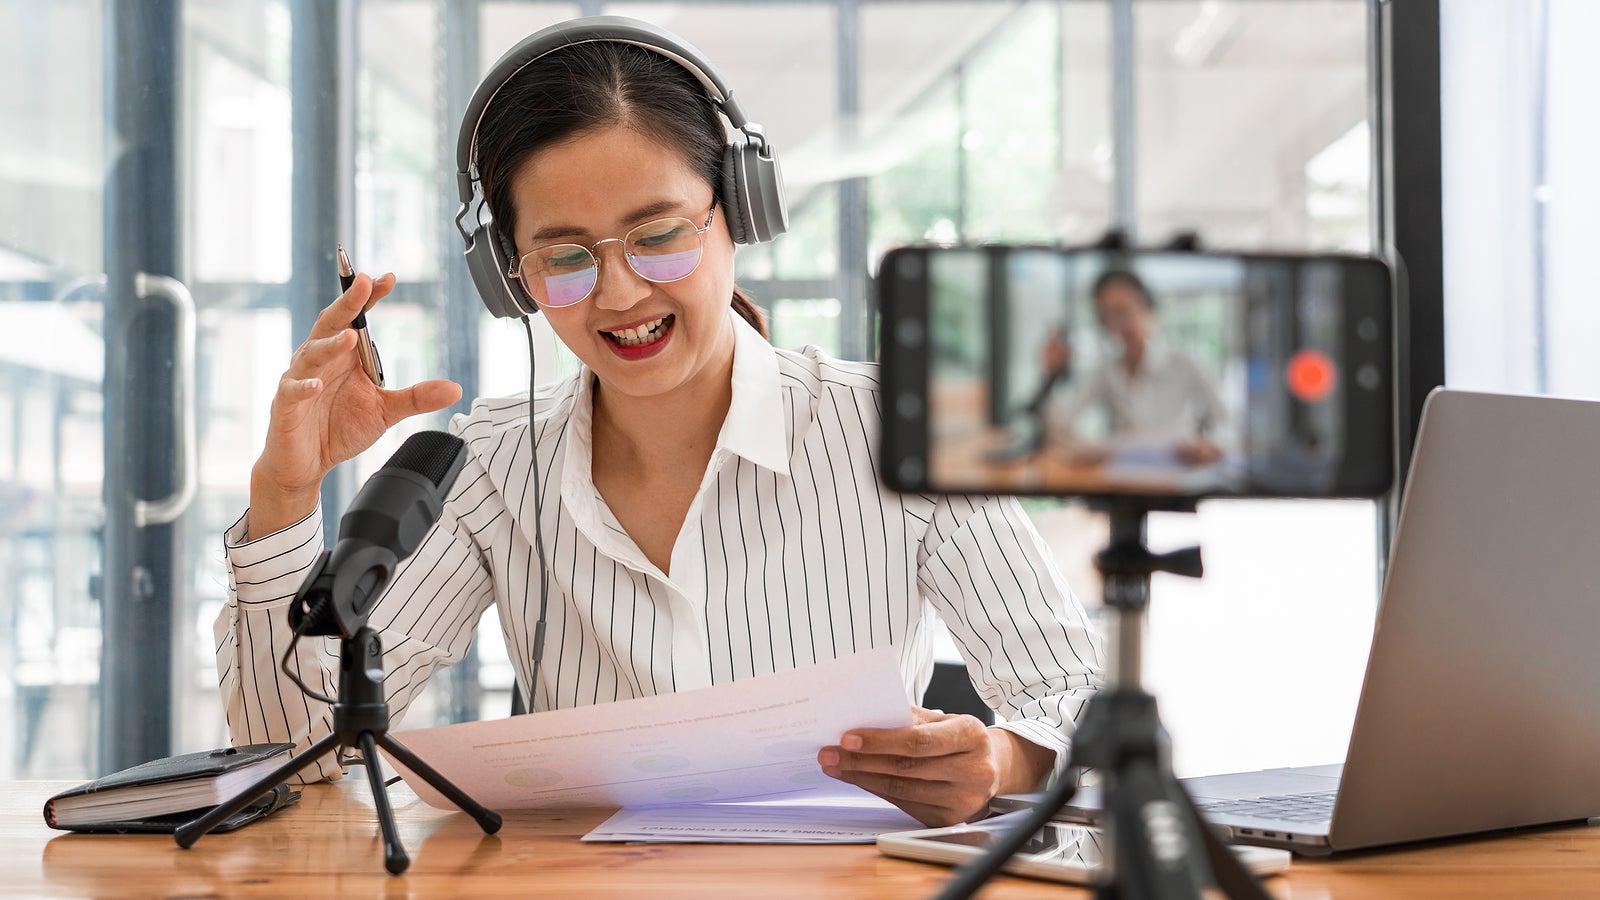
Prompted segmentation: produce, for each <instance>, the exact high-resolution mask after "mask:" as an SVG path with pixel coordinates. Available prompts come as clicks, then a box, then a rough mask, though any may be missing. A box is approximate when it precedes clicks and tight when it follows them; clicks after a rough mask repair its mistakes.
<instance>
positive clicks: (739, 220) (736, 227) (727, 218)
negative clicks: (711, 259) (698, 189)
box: [722, 144, 751, 244]
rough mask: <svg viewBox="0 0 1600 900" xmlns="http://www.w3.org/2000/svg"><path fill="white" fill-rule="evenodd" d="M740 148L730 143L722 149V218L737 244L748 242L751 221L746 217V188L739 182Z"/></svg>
mask: <svg viewBox="0 0 1600 900" xmlns="http://www.w3.org/2000/svg"><path fill="white" fill-rule="evenodd" d="M739 150H740V145H739V144H729V145H727V146H726V147H724V148H723V150H722V220H723V221H724V222H726V223H727V225H728V234H729V236H731V237H732V238H733V242H734V243H735V244H748V243H751V241H750V223H749V221H748V220H747V219H746V218H745V203H744V189H743V185H741V184H740V183H739Z"/></svg>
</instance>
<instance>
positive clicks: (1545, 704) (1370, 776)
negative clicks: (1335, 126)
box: [995, 388, 1600, 854]
mask: <svg viewBox="0 0 1600 900" xmlns="http://www.w3.org/2000/svg"><path fill="white" fill-rule="evenodd" d="M1597 460H1600V402H1592V401H1585V400H1567V399H1558V398H1551V397H1529V396H1513V395H1505V394H1484V393H1473V392H1468V391H1458V390H1446V389H1442V388H1441V389H1437V390H1435V391H1434V392H1433V393H1432V394H1430V395H1429V397H1428V399H1427V402H1426V403H1425V404H1424V406H1423V411H1422V424H1421V427H1420V429H1419V430H1418V433H1417V442H1416V451H1415V454H1414V456H1413V457H1412V461H1411V474H1410V478H1409V480H1408V481H1407V483H1406V488H1405V496H1404V499H1403V501H1402V505H1401V510H1400V522H1399V526H1398V528H1397V529H1396V532H1395V537H1394V544H1393V546H1392V548H1391V549H1392V552H1391V554H1390V560H1389V571H1388V576H1387V579H1386V582H1385V584H1384V589H1383V598H1382V601H1381V604H1380V606H1379V609H1378V615H1377V621H1376V624H1375V626H1374V631H1373V639H1372V651H1371V655H1370V656H1369V658H1368V660H1367V672H1366V678H1365V680H1364V682H1363V683H1362V688H1361V698H1360V701H1359V704H1358V706H1357V708H1356V716H1355V724H1354V727H1353V729H1352V731H1351V734H1350V747H1349V750H1348V752H1347V754H1346V756H1345V761H1344V763H1343V764H1342V765H1330V766H1315V767H1307V768H1293V769H1271V770H1267V771H1261V772H1250V773H1241V774H1235V775H1214V776H1208V777H1204V778H1186V779H1183V780H1182V781H1183V784H1184V786H1185V787H1186V788H1187V789H1188V791H1189V793H1190V796H1192V797H1193V798H1194V800H1195V804H1196V806H1197V807H1199V809H1200V811H1201V815H1202V816H1203V817H1205V818H1206V819H1207V820H1208V821H1210V822H1212V823H1213V824H1214V825H1216V826H1218V827H1219V828H1220V830H1222V832H1223V833H1224V836H1225V837H1227V838H1229V839H1230V840H1233V841H1236V842H1239V843H1246V844H1257V845H1262V846H1270V847H1283V848H1287V849H1290V850H1294V851H1297V852H1300V853H1309V854H1323V853H1332V852H1335V851H1343V850H1354V849H1357V848H1362V847H1380V846H1386V845H1391V844H1400V843H1405V842H1409V841H1419V840H1427V839H1431V838H1440V837H1447V836H1453V835H1461V834H1471V833H1476V832H1485V831H1496V830H1502V829H1508V828H1516V827H1519V826H1530V825H1541V824H1549V823H1556V822H1564V821H1569V820H1583V819H1587V818H1589V817H1591V816H1600V765H1597V763H1596V760H1597V759H1600V462H1597ZM1097 793H1098V792H1097V791H1095V790H1094V789H1088V790H1085V791H1080V794H1079V796H1078V797H1074V799H1073V803H1072V805H1070V806H1069V807H1068V808H1066V809H1064V810H1062V812H1061V814H1059V815H1058V817H1057V818H1058V819H1062V820H1065V821H1069V822H1074V823H1079V824H1093V822H1094V821H1095V819H1097V818H1098V815H1099V810H1098V809H1097V806H1098V800H1097V799H1096V797H1095V795H1096V794H1097ZM1025 797H1032V798H1034V799H1037V797H1038V795H1017V796H1015V797H1008V798H996V802H995V807H996V808H997V809H1014V808H1017V807H1018V806H1021V805H1025V803H1026V801H1025V799H1024V798H1025Z"/></svg>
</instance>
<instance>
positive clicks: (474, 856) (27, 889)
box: [0, 778, 1600, 900]
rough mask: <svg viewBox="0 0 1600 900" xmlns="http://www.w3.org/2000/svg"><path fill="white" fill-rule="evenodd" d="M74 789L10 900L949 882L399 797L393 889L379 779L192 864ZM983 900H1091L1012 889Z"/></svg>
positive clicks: (815, 856) (1400, 885) (1410, 887)
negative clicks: (487, 823)
mask: <svg viewBox="0 0 1600 900" xmlns="http://www.w3.org/2000/svg"><path fill="white" fill-rule="evenodd" d="M67 786H68V785H67V784H65V783H60V782H6V783H0V894H3V895H15V894H23V895H27V896H187V897H198V896H240V895H257V896H259V895H270V896H301V897H310V896H335V895H336V896H341V897H343V896H376V895H385V896H390V895H393V896H400V895H405V896H437V895H451V894H470V895H475V896H503V895H509V894H532V895H537V896H548V897H572V896H614V897H628V898H636V897H649V898H657V897H695V898H702V897H733V898H748V897H756V898H761V900H773V898H779V897H868V898H876V897H894V898H918V897H929V896H931V895H932V894H933V893H934V892H935V891H936V890H937V889H938V887H939V886H940V885H941V884H943V882H944V880H945V878H946V877H947V876H948V874H949V869H946V868H944V867H942V866H935V865H927V864H923V863H915V862H909V861H904V860H896V859H889V858H887V857H884V856H881V855H879V853H878V852H877V850H876V849H875V848H873V847H871V846H860V845H855V846H815V847H813V846H729V845H714V844H688V845H672V844H654V845H640V844H635V845H627V844H582V843H579V841H578V838H579V837H581V836H582V835H583V834H584V833H586V832H587V831H589V829H591V828H593V827H594V826H595V825H597V824H599V823H600V822H601V821H602V820H604V819H605V817H606V816H607V815H608V814H609V812H610V811H609V810H576V811H567V812H546V813H534V812H514V813H511V814H509V815H507V816H506V823H505V827H504V828H502V829H501V830H500V833H499V834H497V835H493V836H485V835H484V834H483V833H482V832H480V831H479V830H478V828H477V826H476V825H475V824H473V822H472V820H471V819H470V818H468V817H467V816H466V815H463V814H458V813H447V812H442V811H440V810H436V809H433V808H432V807H430V806H427V805H426V804H424V803H422V802H421V801H420V800H418V799H416V796H415V795H414V794H412V793H411V792H410V791H409V790H408V789H407V788H406V787H405V786H404V785H399V784H397V785H395V786H394V787H392V788H390V797H391V798H392V800H393V801H394V805H395V815H396V819H397V820H398V822H399V827H400V837H401V840H402V841H403V842H404V843H405V846H406V851H407V852H408V853H409V854H410V855H411V868H410V869H409V870H408V871H407V872H406V873H405V874H404V875H402V876H399V877H391V876H389V875H386V874H384V872H383V861H382V855H383V853H382V847H381V845H380V843H379V838H378V828H377V820H376V819H375V818H374V813H373V809H372V799H371V797H370V796H369V794H368V790H367V786H366V783H365V781H364V780H362V779H355V778H347V779H345V780H344V781H343V782H340V783H338V784H334V785H314V786H311V787H308V788H306V789H305V796H304V797H303V798H302V799H301V801H300V803H299V804H297V805H296V806H293V807H290V808H289V809H287V810H284V811H282V812H280V813H278V814H277V815H276V816H274V817H272V818H271V819H267V820H265V821H262V822H257V823H255V824H253V825H250V826H247V827H246V828H244V829H242V830H240V831H237V832H233V833H231V834H218V835H209V836H207V837H205V838H203V839H202V840H201V841H200V842H199V843H198V844H196V845H195V846H194V848H193V849H190V850H180V849H178V847H177V846H176V845H175V844H174V843H173V842H172V838H171V837H170V836H168V835H127V836H111V835H77V834H67V833H65V832H59V831H53V830H51V829H49V828H47V827H45V824H44V821H43V818H42V816H41V814H40V810H41V809H42V807H43V805H44V800H45V798H46V797H48V796H50V795H51V794H53V793H55V792H56V791H59V790H62V789H64V788H65V787H67ZM1268 887H1269V889H1270V890H1271V891H1272V893H1273V894H1274V895H1275V896H1278V897H1284V898H1331V897H1407V898H1410V897H1424V898H1432V897H1437V898H1446V897H1448V898H1464V897H1483V898H1489V897H1493V898H1521V897H1600V829H1594V828H1582V827H1577V828H1571V827H1569V828H1562V829H1543V830H1538V831H1530V832H1525V833H1521V834H1516V835H1510V836H1501V837H1495V838H1484V839H1476V840H1463V841H1453V842H1450V843H1445V844H1435V845H1431V846H1426V847H1421V848H1413V849H1407V850H1396V851H1386V852H1381V853H1365V854H1358V855H1354V856H1347V857H1341V858H1338V859H1334V860H1316V859H1308V858H1303V857H1302V858H1296V859H1295V861H1294V864H1293V867H1292V869H1291V870H1290V873H1289V875H1288V876H1286V877H1278V878H1273V879H1271V880H1269V882H1268ZM980 896H981V897H984V898H991V900H998V898H1029V897H1041V898H1042V897H1055V898H1058V897H1086V896H1088V892H1087V891H1081V890H1077V889H1073V888H1068V887H1065V886H1062V885H1056V884H1052V883H1049V882H1042V881H1029V880H1026V879H1020V878H1013V877H1010V876H1003V877H1002V878H1001V879H999V880H997V881H996V882H994V883H993V884H992V885H990V886H989V887H988V888H986V889H985V891H984V892H983V893H981V894H980Z"/></svg>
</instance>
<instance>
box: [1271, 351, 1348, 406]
mask: <svg viewBox="0 0 1600 900" xmlns="http://www.w3.org/2000/svg"><path fill="white" fill-rule="evenodd" d="M1284 380H1285V381H1287V382H1288V383H1289V393H1291V394H1294V395H1295V397H1297V398H1299V399H1300V400H1302V401H1304V402H1306V403H1319V402H1321V401H1323V400H1326V399H1328V395H1330V394H1332V393H1333V389H1334V387H1336V386H1337V385H1338V383H1339V370H1338V368H1337V367H1336V366H1334V364H1333V360H1331V359H1329V358H1328V354H1326V353H1323V352H1322V351H1320V350H1301V351H1300V352H1299V353H1296V354H1295V355H1294V356H1292V357H1290V358H1289V365H1288V368H1287V369H1286V370H1285V372H1284Z"/></svg>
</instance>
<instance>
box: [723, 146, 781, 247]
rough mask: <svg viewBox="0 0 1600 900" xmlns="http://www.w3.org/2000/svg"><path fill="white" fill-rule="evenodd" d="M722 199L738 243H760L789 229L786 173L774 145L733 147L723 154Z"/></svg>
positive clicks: (730, 229) (728, 147)
mask: <svg viewBox="0 0 1600 900" xmlns="http://www.w3.org/2000/svg"><path fill="white" fill-rule="evenodd" d="M722 196H723V200H724V202H725V204H726V206H727V207H728V212H727V220H728V231H729V233H730V234H731V235H732V236H733V240H734V243H736V244H760V243H764V242H766V241H770V240H772V239H773V238H775V237H777V236H778V235H780V234H783V233H784V232H785V231H788V230H789V210H788V208H787V207H786V206H785V204H784V201H783V172H782V170H781V169H779V167H778V157H777V154H775V153H774V152H773V151H772V147H771V145H758V144H751V143H742V144H729V145H728V146H727V149H726V150H724V151H723V154H722Z"/></svg>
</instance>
